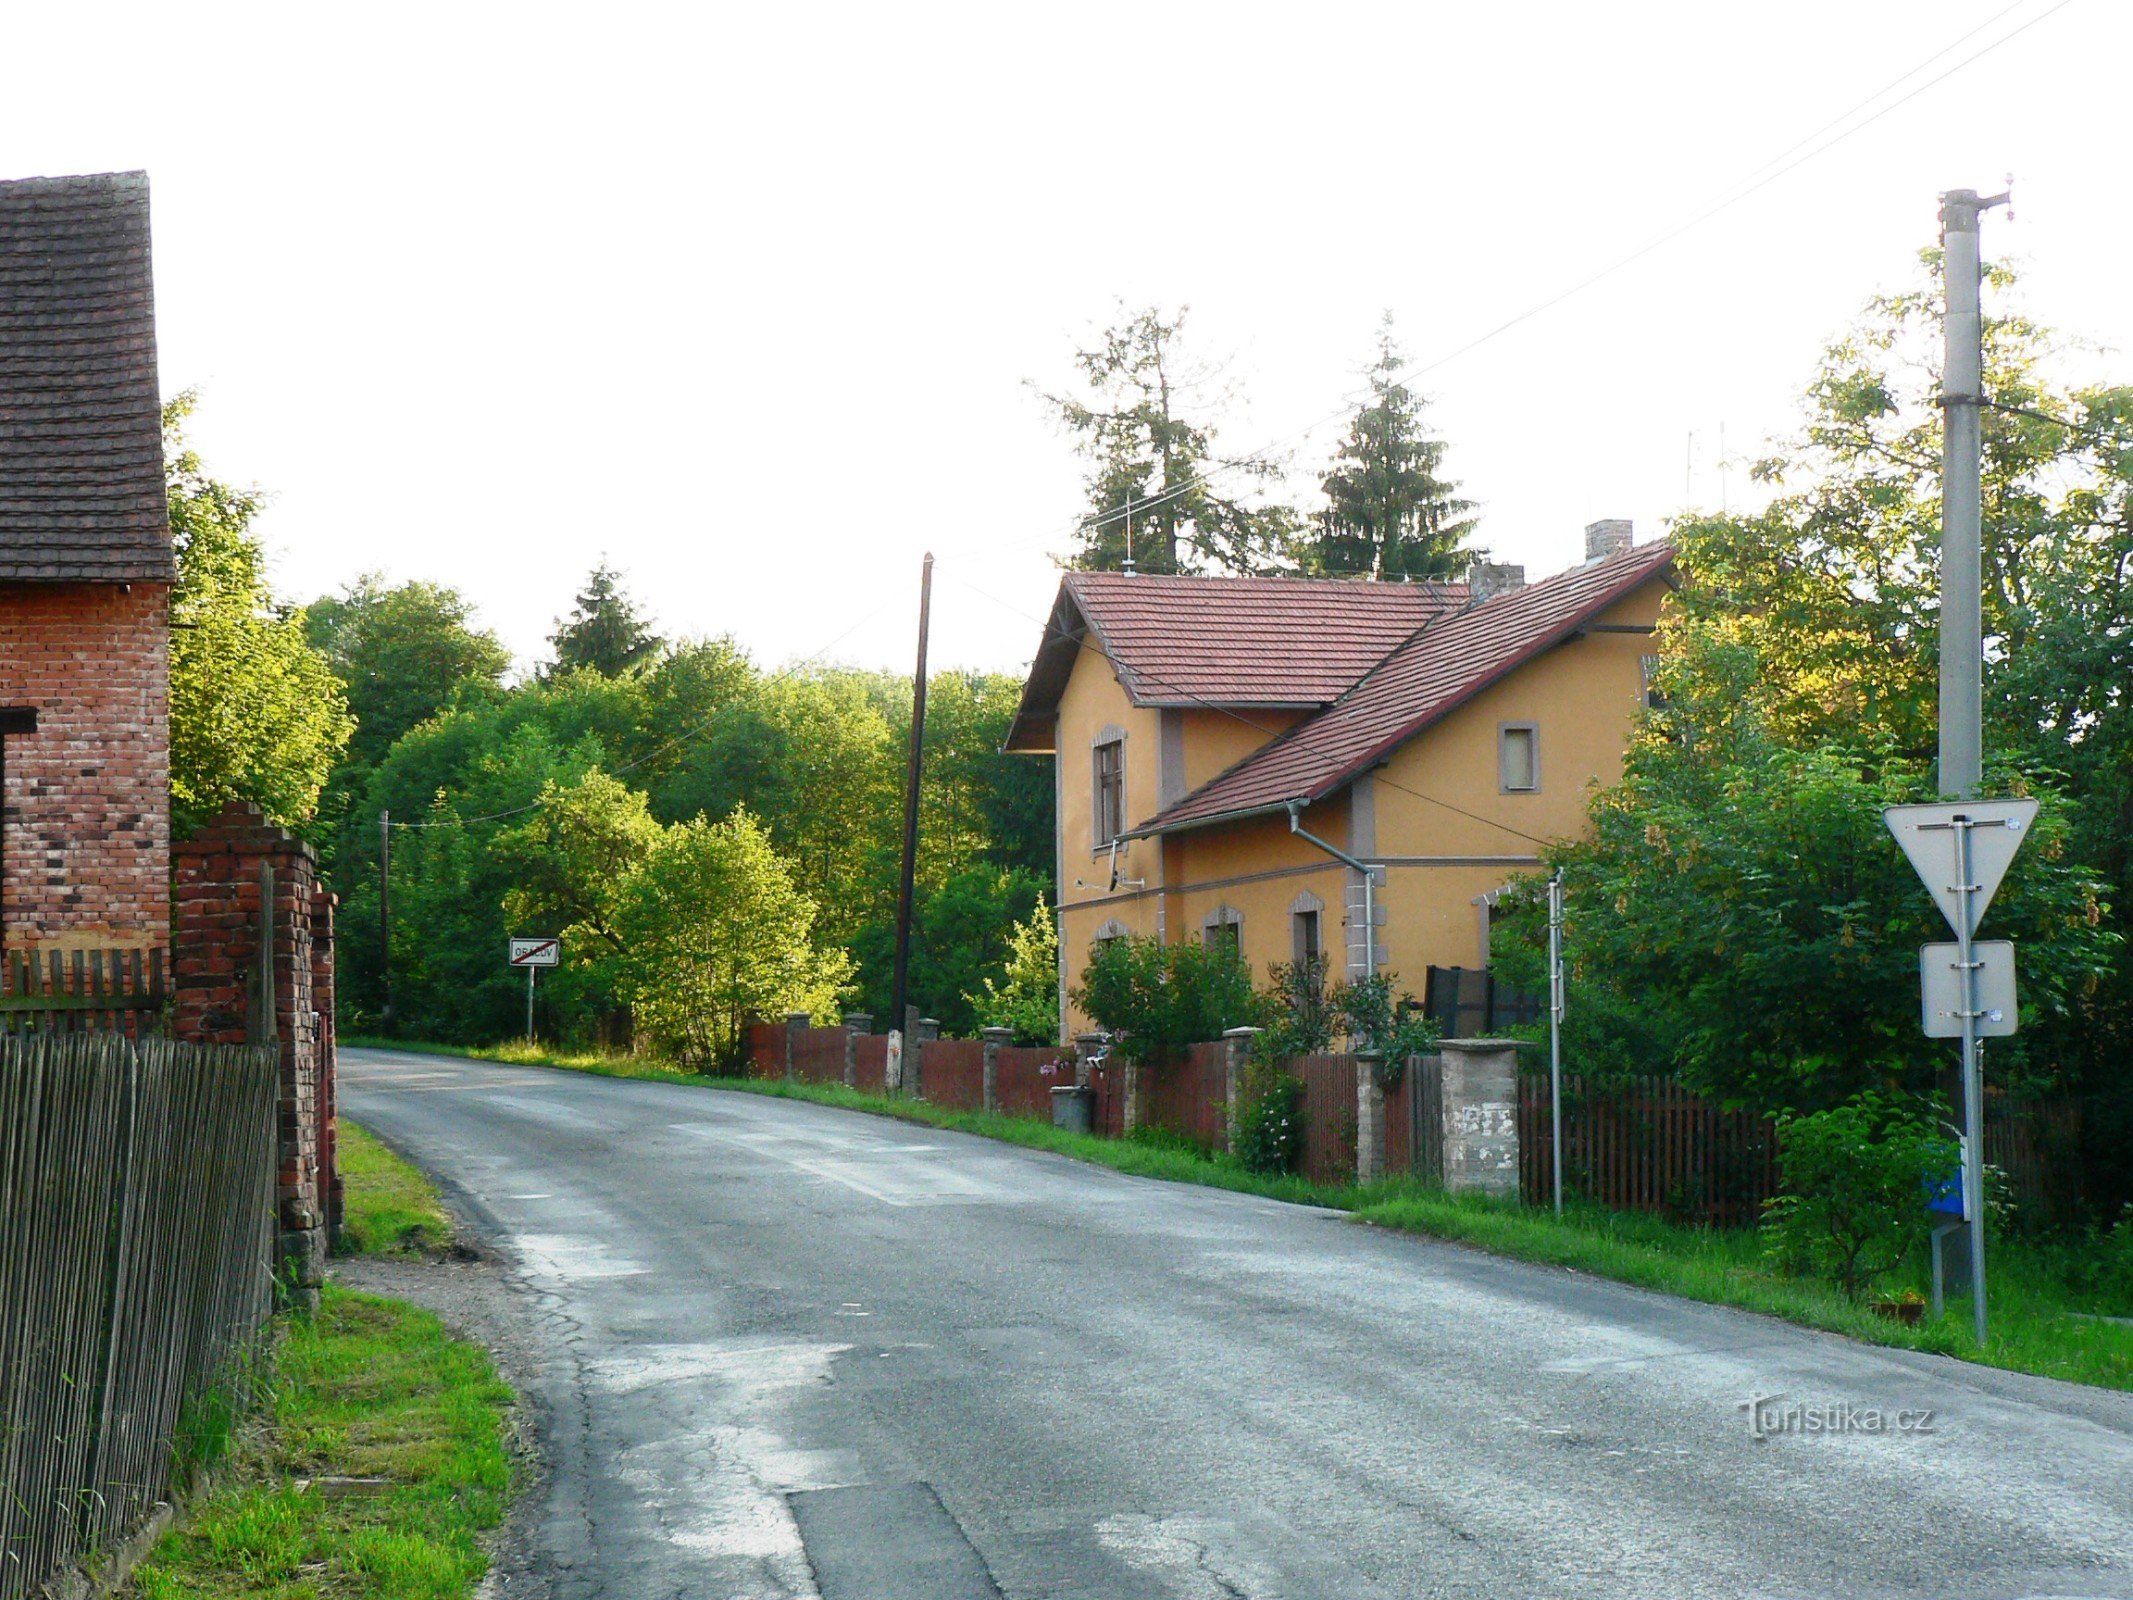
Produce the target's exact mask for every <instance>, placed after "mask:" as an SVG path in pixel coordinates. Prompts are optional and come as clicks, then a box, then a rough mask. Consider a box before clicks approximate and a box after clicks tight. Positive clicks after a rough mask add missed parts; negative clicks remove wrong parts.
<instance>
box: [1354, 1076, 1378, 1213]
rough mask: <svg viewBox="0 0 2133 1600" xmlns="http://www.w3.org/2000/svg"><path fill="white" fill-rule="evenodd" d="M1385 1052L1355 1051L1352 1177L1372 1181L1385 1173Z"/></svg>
mask: <svg viewBox="0 0 2133 1600" xmlns="http://www.w3.org/2000/svg"><path fill="white" fill-rule="evenodd" d="M1384 1068H1385V1055H1384V1052H1383V1051H1379V1050H1358V1051H1357V1052H1356V1055H1355V1181H1356V1182H1357V1183H1375V1182H1377V1181H1378V1179H1380V1178H1382V1177H1383V1176H1384V1175H1385V1080H1384V1077H1383V1075H1382V1074H1383V1072H1384Z"/></svg>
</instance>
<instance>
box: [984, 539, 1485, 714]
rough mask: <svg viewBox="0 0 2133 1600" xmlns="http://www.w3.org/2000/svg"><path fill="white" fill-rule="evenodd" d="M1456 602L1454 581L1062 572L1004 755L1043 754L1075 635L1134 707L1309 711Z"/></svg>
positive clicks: (1462, 590) (1460, 591)
mask: <svg viewBox="0 0 2133 1600" xmlns="http://www.w3.org/2000/svg"><path fill="white" fill-rule="evenodd" d="M1466 599H1467V590H1466V585H1465V584H1463V583H1438V584H1406V583H1368V582H1362V581H1350V580H1345V579H1341V580H1331V579H1324V578H1199V577H1182V576H1169V575H1161V574H1156V573H1124V572H1070V573H1068V574H1067V576H1066V577H1065V579H1064V580H1063V581H1062V582H1061V583H1060V586H1059V597H1058V599H1057V601H1056V602H1055V603H1054V604H1053V607H1052V617H1051V621H1050V623H1049V624H1048V626H1047V627H1046V629H1045V636H1044V640H1043V642H1042V644H1041V645H1040V646H1039V648H1038V651H1037V658H1036V660H1035V662H1034V663H1033V664H1032V665H1031V668H1030V676H1029V681H1028V683H1027V684H1026V685H1024V688H1023V694H1022V707H1021V710H1020V712H1019V713H1018V714H1017V715H1016V718H1015V724H1014V727H1013V729H1012V730H1011V731H1010V732H1009V735H1008V741H1007V743H1008V748H1009V749H1011V750H1040V749H1050V748H1051V746H1050V744H1049V743H1048V742H1047V741H1048V740H1049V737H1050V732H1049V723H1050V719H1051V717H1052V715H1053V714H1054V713H1055V712H1056V711H1057V709H1058V705H1059V696H1060V694H1061V693H1062V692H1063V691H1064V690H1065V688H1066V680H1067V675H1068V674H1069V673H1070V672H1071V671H1072V670H1073V664H1074V660H1075V658H1076V656H1077V655H1078V654H1079V650H1080V644H1081V640H1082V638H1083V636H1084V635H1085V634H1086V635H1089V636H1091V637H1092V639H1093V642H1094V644H1095V646H1096V648H1097V649H1099V650H1101V651H1102V652H1103V653H1104V654H1105V655H1106V656H1107V657H1109V658H1110V660H1111V663H1112V665H1113V667H1114V668H1116V669H1117V672H1118V676H1119V681H1120V682H1121V683H1123V684H1124V685H1125V688H1126V692H1127V694H1128V695H1130V696H1131V697H1132V699H1133V702H1134V704H1136V705H1143V706H1234V707H1248V706H1249V707H1260V708H1264V709H1281V710H1301V711H1308V710H1315V709H1317V708H1319V707H1321V706H1328V705H1331V704H1332V703H1333V702H1334V701H1335V700H1337V699H1339V698H1340V696H1341V695H1342V694H1344V693H1346V692H1347V691H1348V690H1349V689H1350V688H1352V687H1353V686H1354V684H1355V681H1356V680H1357V679H1358V678H1360V677H1362V675H1363V674H1364V673H1366V672H1368V671H1369V670H1370V669H1371V667H1372V666H1374V665H1375V664H1376V663H1378V662H1379V661H1382V660H1383V659H1384V658H1385V656H1386V655H1387V653H1389V652H1390V651H1392V650H1393V649H1394V648H1396V647H1397V646H1398V645H1400V644H1401V643H1402V642H1403V641H1405V640H1407V639H1409V638H1411V637H1413V636H1414V634H1415V633H1416V632H1417V631H1418V630H1419V629H1421V628H1423V627H1424V626H1426V625H1427V624H1428V623H1430V622H1431V621H1433V620H1435V619H1437V618H1440V617H1443V616H1446V615H1448V614H1450V613H1451V612H1454V611H1456V610H1458V609H1459V608H1460V607H1461V606H1463V605H1465V604H1466ZM1306 641H1307V642H1308V647H1307V648H1305V647H1302V646H1303V644H1304V642H1306Z"/></svg>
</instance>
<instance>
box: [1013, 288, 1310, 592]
mask: <svg viewBox="0 0 2133 1600" xmlns="http://www.w3.org/2000/svg"><path fill="white" fill-rule="evenodd" d="M1186 311H1187V308H1186V307H1183V306H1180V307H1179V308H1178V309H1177V310H1176V311H1175V312H1170V313H1167V314H1166V313H1165V312H1163V311H1161V310H1160V309H1158V308H1156V307H1152V306H1151V307H1149V308H1147V309H1145V310H1141V311H1135V312H1130V313H1129V312H1128V311H1127V310H1126V308H1125V307H1124V306H1123V305H1121V306H1120V307H1119V311H1118V314H1119V319H1120V320H1119V321H1118V322H1116V323H1115V324H1114V325H1113V326H1111V327H1109V328H1107V329H1105V330H1104V331H1103V333H1102V334H1101V335H1100V336H1099V338H1098V339H1097V341H1096V342H1095V343H1094V344H1093V345H1090V346H1088V347H1086V348H1084V349H1081V350H1077V351H1076V352H1075V353H1074V365H1075V367H1076V368H1077V369H1078V371H1079V373H1080V376H1081V381H1082V386H1083V391H1084V392H1083V393H1080V394H1046V395H1045V396H1044V398H1045V400H1046V401H1047V402H1048V403H1049V404H1050V406H1051V407H1052V409H1053V410H1054V412H1055V413H1056V414H1057V415H1058V417H1059V420H1060V422H1061V423H1062V424H1063V425H1064V426H1065V428H1066V430H1067V432H1068V434H1069V435H1071V436H1072V438H1073V440H1074V447H1075V449H1076V450H1077V451H1078V452H1080V454H1081V456H1082V457H1083V459H1084V460H1086V461H1087V462H1088V464H1089V467H1088V476H1087V478H1086V479H1085V482H1086V485H1087V489H1088V503H1089V512H1088V516H1087V517H1086V518H1085V519H1084V521H1083V523H1082V531H1081V548H1080V549H1079V550H1077V551H1076V552H1075V554H1074V558H1073V559H1074V563H1075V565H1077V566H1080V567H1085V568H1096V569H1101V570H1107V571H1116V570H1118V569H1119V568H1121V567H1123V566H1124V565H1125V563H1126V560H1127V558H1128V557H1129V556H1130V557H1131V558H1132V560H1133V563H1134V565H1135V567H1136V568H1137V569H1138V570H1140V571H1143V572H1201V571H1206V570H1209V569H1213V570H1216V571H1222V572H1236V573H1250V572H1263V571H1269V570H1276V569H1279V568H1282V567H1284V566H1285V565H1286V564H1287V562H1288V556H1289V546H1290V544H1291V543H1292V541H1293V540H1294V538H1295V535H1296V531H1297V526H1298V524H1297V518H1296V513H1295V512H1294V510H1293V509H1291V508H1290V507H1288V506H1286V505H1283V504H1278V503H1275V504H1259V503H1254V502H1253V501H1251V500H1250V499H1248V498H1244V497H1239V496H1234V495H1231V494H1226V493H1223V492H1222V490H1221V488H1220V487H1218V482H1217V480H1218V479H1219V481H1220V483H1221V484H1224V485H1228V484H1238V485H1243V486H1246V487H1249V486H1251V485H1253V484H1265V483H1269V482H1272V481H1274V480H1276V479H1278V478H1279V477H1280V475H1281V470H1282V469H1281V467H1280V465H1279V463H1276V462H1271V461H1267V460H1264V459H1261V458H1256V457H1225V456H1223V455H1221V454H1220V453H1219V452H1218V451H1217V450H1216V448H1215V439H1216V433H1217V429H1216V425H1215V423H1214V421H1213V420H1212V417H1211V413H1212V412H1213V411H1214V410H1215V409H1218V408H1219V406H1220V405H1221V402H1222V398H1223V396H1222V394H1221V393H1220V391H1219V388H1218V386H1217V380H1216V374H1215V373H1214V372H1213V371H1212V370H1211V369H1209V368H1208V367H1206V366H1204V365H1201V364H1200V363H1197V362H1195V361H1193V360H1192V359H1191V358H1189V357H1188V356H1187V355H1186V354H1185V353H1184V351H1183V348H1182V343H1181V338H1182V335H1183V332H1184V328H1185V317H1186ZM1203 406H1204V407H1205V408H1206V409H1205V410H1200V409H1198V408H1200V407H1203Z"/></svg>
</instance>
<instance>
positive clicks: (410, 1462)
mask: <svg viewBox="0 0 2133 1600" xmlns="http://www.w3.org/2000/svg"><path fill="white" fill-rule="evenodd" d="M510 1403H511V1392H510V1390H509V1389H507V1388H506V1387H505V1386H504V1384H503V1382H502V1381H501V1380H500V1379H499V1378H498V1377H497V1376H496V1373H495V1370H494V1369H493V1368H492V1367H491V1366H490V1364H489V1358H488V1356H487V1355H486V1354H484V1353H483V1352H482V1351H481V1350H480V1349H478V1348H477V1347H475V1346H473V1345H470V1344H465V1343H462V1342H461V1341H459V1340H457V1339H453V1338H452V1337H450V1336H449V1335H448V1334H447V1333H446V1332H445V1331H444V1325H443V1324H442V1323H440V1322H439V1321H438V1320H437V1319H436V1318H435V1317H433V1316H431V1315H430V1314H429V1313H428V1312H426V1311H419V1310H417V1309H416V1308H415V1307H413V1306H409V1305H403V1304H401V1303H400V1302H398V1301H393V1300H383V1299H379V1298H377V1297H375V1296H372V1295H365V1294H357V1293H355V1292H353V1291H351V1290H345V1289H337V1288H333V1287H330V1286H329V1287H328V1288H327V1289H326V1291H325V1294H324V1297H323V1300H322V1302H321V1304H320V1307H319V1311H318V1314H317V1316H316V1317H313V1318H310V1319H308V1320H304V1319H292V1320H291V1321H290V1322H289V1323H288V1324H287V1325H286V1327H285V1329H284V1331H283V1336H282V1339H281V1342H280V1345H279V1348H278V1349H277V1350H276V1352H275V1377H274V1381H273V1388H272V1395H271V1401H270V1404H269V1405H268V1406H267V1408H266V1410H265V1412H264V1414H263V1415H262V1416H260V1417H259V1418H257V1419H255V1421H254V1423H253V1425H252V1426H251V1427H250V1428H249V1429H247V1430H245V1431H244V1432H242V1433H241V1434H240V1435H239V1437H238V1440H237V1442H236V1443H235V1445H234V1447H233V1448H232V1450H231V1452H230V1454H229V1455H228V1456H227V1457H226V1459H225V1460H224V1461H223V1463H222V1464H221V1466H220V1468H219V1469H218V1471H217V1473H216V1475H215V1477H216V1482H215V1484H214V1486H213V1487H211V1488H210V1489H209V1490H208V1491H207V1492H206V1493H205V1494H204V1495H203V1496H202V1497H201V1498H199V1499H198V1500H196V1501H194V1502H193V1503H192V1504H191V1505H189V1506H188V1507H187V1508H186V1510H185V1513H184V1515H183V1517H182V1519H181V1520H180V1522H179V1524H178V1526H177V1527H176V1528H174V1529H173V1530H172V1531H171V1532H169V1533H167V1534H165V1535H164V1536H163V1538H162V1539H161V1540H160V1541H158V1543H157V1545H156V1547H155V1549H154V1550H153V1551H152V1552H151V1553H150V1555H149V1557H148V1559H147V1560H146V1561H144V1562H143V1563H142V1564H141V1566H140V1567H138V1568H137V1569H135V1572H134V1574H133V1578H132V1580H131V1588H130V1590H129V1591H128V1592H129V1593H131V1594H133V1595H136V1596H139V1597H141V1600H194V1597H203V1596H216V1597H236V1596H244V1597H248V1600H255V1597H256V1600H316V1597H325V1596H332V1597H336V1600H341V1597H348V1600H354V1597H368V1596H377V1597H380V1600H384V1597H392V1600H458V1597H461V1596H464V1595H467V1594H470V1593H472V1591H473V1587H474V1585H475V1584H476V1583H477V1582H479V1581H480V1579H481V1576H482V1574H483V1572H484V1571H486V1570H487V1566H488V1560H487V1557H486V1556H485V1554H484V1553H483V1549H482V1543H481V1535H482V1534H483V1532H484V1531H485V1530H487V1529H490V1528H493V1527H495V1526H496V1525H497V1524H498V1522H500V1521H501V1520H502V1518H503V1512H504V1505H505V1501H506V1500H507V1498H508V1496H509V1493H510V1487H511V1462H510V1457H509V1456H508V1454H507V1453H506V1451H505V1448H504V1443H503V1440H504V1412H505V1409H506V1408H507V1407H508V1406H509V1405H510ZM325 1477H338V1478H382V1479H384V1480H386V1481H385V1483H384V1484H382V1485H380V1486H377V1487H375V1488H366V1489H365V1490H363V1491H362V1492H360V1493H352V1494H345V1495H331V1494H327V1493H324V1492H322V1491H321V1490H320V1488H318V1487H317V1486H316V1485H314V1486H313V1487H311V1488H310V1489H308V1490H307V1489H305V1488H304V1487H302V1482H303V1480H306V1479H318V1478H325Z"/></svg>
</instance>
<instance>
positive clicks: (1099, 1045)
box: [1074, 1030, 1111, 1089]
mask: <svg viewBox="0 0 2133 1600" xmlns="http://www.w3.org/2000/svg"><path fill="white" fill-rule="evenodd" d="M1110 1042H1111V1036H1110V1035H1109V1034H1108V1033H1104V1032H1102V1031H1100V1030H1099V1031H1098V1032H1095V1033H1077V1034H1075V1035H1074V1087H1075V1088H1077V1089H1086V1088H1088V1087H1089V1079H1090V1077H1091V1075H1092V1074H1093V1073H1094V1071H1095V1065H1094V1063H1095V1061H1096V1058H1097V1057H1099V1056H1101V1055H1102V1054H1103V1053H1104V1047H1105V1046H1106V1045H1108V1044H1109V1043H1110Z"/></svg>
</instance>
